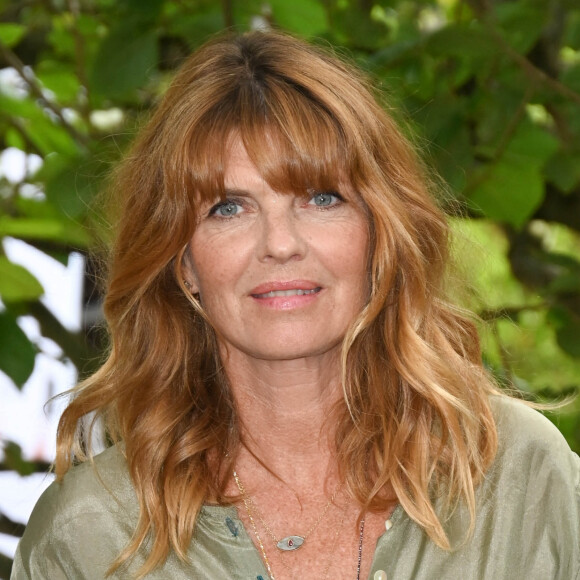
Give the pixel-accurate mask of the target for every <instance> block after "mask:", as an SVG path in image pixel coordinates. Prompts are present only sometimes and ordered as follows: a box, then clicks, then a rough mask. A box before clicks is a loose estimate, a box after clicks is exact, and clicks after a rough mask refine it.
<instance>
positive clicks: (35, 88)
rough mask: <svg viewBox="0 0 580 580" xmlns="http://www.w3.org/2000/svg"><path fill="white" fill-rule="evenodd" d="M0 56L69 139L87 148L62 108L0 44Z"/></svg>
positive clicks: (17, 59) (86, 139)
mask: <svg viewBox="0 0 580 580" xmlns="http://www.w3.org/2000/svg"><path fill="white" fill-rule="evenodd" d="M0 56H1V57H2V58H3V59H4V60H5V61H6V62H7V63H8V64H9V65H10V66H11V67H12V68H14V69H15V70H16V72H17V73H18V74H19V75H20V77H21V78H22V80H23V81H24V82H25V83H26V85H27V86H28V89H29V90H30V93H31V94H32V95H34V96H35V97H36V98H38V99H40V100H41V101H42V102H43V103H44V105H45V106H46V108H47V109H49V110H50V111H51V112H52V113H53V114H54V115H56V117H57V118H58V120H59V121H60V122H61V123H62V126H63V127H64V128H65V129H66V130H67V131H68V132H69V134H70V135H71V137H72V138H73V139H74V140H75V141H76V142H77V143H79V144H80V145H82V146H83V147H87V146H88V144H89V140H88V138H87V137H86V136H85V135H83V134H82V133H80V132H79V131H78V130H77V129H76V128H75V127H74V126H73V125H71V124H70V123H69V122H68V121H67V120H66V117H65V116H64V112H63V110H62V108H61V107H60V106H59V105H57V104H56V103H54V102H52V101H51V100H50V99H47V98H46V95H45V94H44V92H43V91H42V87H41V86H40V85H39V84H38V82H37V81H36V79H35V78H34V76H32V75H31V74H30V73H28V72H27V71H26V67H25V65H24V63H23V62H22V61H21V60H20V59H19V58H18V56H16V54H15V53H14V52H12V51H11V50H10V49H9V48H8V47H7V46H5V45H4V44H2V43H1V42H0Z"/></svg>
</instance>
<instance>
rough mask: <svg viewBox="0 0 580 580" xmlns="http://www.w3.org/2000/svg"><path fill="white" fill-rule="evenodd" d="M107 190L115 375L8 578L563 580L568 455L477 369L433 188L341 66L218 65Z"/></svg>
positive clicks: (300, 51) (106, 378)
mask: <svg viewBox="0 0 580 580" xmlns="http://www.w3.org/2000/svg"><path fill="white" fill-rule="evenodd" d="M114 189H115V192H116V193H117V194H118V195H119V196H120V201H119V203H120V207H121V208H122V209H121V213H120V216H119V223H118V232H117V237H116V240H115V244H114V247H113V251H112V255H111V259H110V273H109V282H108V290H107V296H106V301H105V314H106V318H107V322H108V325H109V329H110V334H111V350H110V355H109V358H108V360H107V362H106V363H105V364H104V366H103V367H102V368H101V370H100V371H99V372H97V373H96V374H95V375H94V376H93V377H91V378H90V379H88V380H87V381H85V382H84V383H83V384H82V385H81V386H80V387H79V388H78V390H77V391H76V393H75V397H74V398H73V400H72V402H71V403H70V405H69V407H68V408H67V410H66V411H65V413H64V415H63V417H62V419H61V423H60V427H59V435H58V437H59V447H58V457H57V462H56V473H57V480H58V482H57V483H55V484H53V485H52V486H51V487H50V488H49V490H48V491H47V492H46V493H45V495H44V496H43V497H42V498H41V500H40V501H39V504H38V506H37V507H36V509H35V512H34V514H33V516H32V518H31V520H30V524H29V527H28V529H27V532H26V534H25V536H24V538H23V540H22V542H21V544H20V547H19V551H18V554H17V557H16V562H15V572H14V578H15V579H23V578H51V579H58V578H75V579H76V578H103V577H105V576H106V575H107V574H110V576H111V577H114V578H131V577H144V576H147V577H148V578H176V579H179V578H200V579H206V578H211V579H213V578H224V577H227V578H239V579H244V580H247V579H252V580H256V579H258V580H260V579H261V580H267V578H272V579H274V578H276V579H277V580H281V579H282V580H284V579H289V578H308V579H310V578H312V579H326V578H335V579H347V580H354V579H361V578H374V579H375V580H382V579H384V578H389V579H392V578H394V579H403V578H404V579H411V578H412V579H415V580H421V579H433V578H437V579H441V578H453V579H457V578H461V579H463V578H469V579H473V578H490V579H491V578H493V579H494V580H498V579H508V578H509V579H510V580H513V579H518V578H521V579H524V578H525V579H526V580H530V579H535V578H537V579H540V578H541V579H543V580H545V579H546V578H554V579H556V578H557V579H561V580H570V579H572V578H577V577H578V574H579V570H580V567H579V557H580V556H579V555H580V549H579V546H578V538H579V526H580V523H579V522H580V517H579V516H580V508H579V491H578V485H579V484H578V481H579V472H580V469H579V461H578V457H577V456H575V455H574V454H573V453H572V452H571V451H570V450H569V448H568V447H567V445H566V444H565V442H564V441H563V439H562V438H561V436H560V435H559V434H558V432H557V431H556V430H555V428H553V427H552V426H551V425H550V424H549V422H548V421H547V420H545V419H544V418H542V417H541V416H539V415H538V414H537V413H536V412H535V411H532V410H530V409H529V408H527V407H525V406H523V405H522V404H521V403H518V402H513V401H511V400H509V399H508V398H507V397H505V396H502V395H499V394H498V392H497V391H496V389H495V387H494V385H493V383H492V382H491V380H490V379H489V377H488V376H487V375H486V373H485V372H484V370H483V369H482V366H481V362H480V361H481V356H480V350H479V345H478V341H477V337H476V333H475V330H474V327H473V325H472V323H471V322H470V321H469V320H468V319H467V318H466V317H465V316H464V315H463V314H462V313H461V312H460V311H459V310H458V309H456V308H454V307H453V306H451V305H450V304H449V303H448V302H447V301H446V299H445V295H444V288H443V287H444V270H445V264H446V261H447V235H448V233H447V227H446V224H445V220H444V218H443V216H442V214H441V212H440V211H439V210H438V209H437V207H436V206H435V204H434V202H433V201H432V200H431V195H430V191H429V190H430V189H432V188H431V186H430V184H429V182H428V180H427V179H426V177H425V174H424V172H423V170H422V167H421V166H420V164H419V162H418V161H417V159H416V157H415V155H414V153H413V151H412V149H411V147H410V146H409V144H408V143H407V142H406V140H405V139H404V138H403V136H402V135H401V133H400V131H399V130H398V129H397V127H396V126H395V123H394V122H393V120H392V119H391V118H390V117H389V115H388V114H386V113H385V112H384V110H383V109H382V108H381V107H380V106H379V105H378V104H377V102H376V100H375V98H374V97H373V96H372V93H371V90H370V89H369V87H368V84H367V82H366V81H365V80H364V79H363V78H362V77H361V75H360V74H359V73H358V72H356V71H355V70H354V69H353V68H352V67H351V66H349V65H347V64H344V63H343V62H341V61H340V60H338V59H337V58H336V57H334V56H332V55H329V54H327V53H326V52H324V51H321V50H319V49H316V48H314V47H311V46H308V45H307V44H305V43H303V42H301V41H299V40H296V39H293V38H290V37H287V36H284V35H282V34H278V33H270V32H268V33H265V32H253V33H250V34H247V35H243V36H238V37H231V36H226V37H221V38H219V39H217V40H215V41H213V42H211V43H209V44H208V45H206V46H204V47H203V48H201V49H200V50H199V51H198V52H197V53H196V54H194V55H193V56H192V57H191V58H190V60H189V61H188V62H186V64H185V66H184V67H183V69H182V70H181V72H180V73H179V74H178V75H177V77H176V79H175V81H174V82H173V84H172V86H171V88H170V89H169V91H168V93H167V95H166V96H165V98H164V100H163V102H162V103H161V105H160V107H159V109H158V111H157V113H156V114H155V116H154V117H153V119H152V120H151V122H150V123H149V125H148V126H147V127H146V128H145V130H144V131H143V133H142V134H141V136H140V138H139V139H138V141H137V144H136V145H135V147H134V149H133V151H132V152H131V154H130V155H129V156H128V157H127V159H126V161H125V163H124V165H123V167H122V168H121V170H120V172H119V174H118V175H117V180H116V183H115V188H114ZM87 417H90V418H92V419H91V420H90V425H89V420H88V419H87ZM97 419H98V420H99V421H101V422H102V424H103V425H104V426H105V427H106V433H107V436H108V440H109V441H110V442H112V443H113V445H112V446H111V447H109V448H108V449H107V450H106V451H104V452H103V453H102V454H100V455H98V456H97V457H95V458H94V460H89V459H90V453H89V451H88V450H89V449H90V448H91V444H92V442H91V429H90V427H92V426H93V425H94V424H95V421H96V420H97ZM72 463H80V465H77V466H75V467H72V468H71V464H72Z"/></svg>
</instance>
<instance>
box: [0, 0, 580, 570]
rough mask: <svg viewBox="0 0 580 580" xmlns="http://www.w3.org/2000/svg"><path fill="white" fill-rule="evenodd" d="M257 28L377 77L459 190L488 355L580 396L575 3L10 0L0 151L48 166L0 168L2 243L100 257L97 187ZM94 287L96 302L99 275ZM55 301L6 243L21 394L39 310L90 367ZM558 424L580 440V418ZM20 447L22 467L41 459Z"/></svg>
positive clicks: (14, 372) (578, 17)
mask: <svg viewBox="0 0 580 580" xmlns="http://www.w3.org/2000/svg"><path fill="white" fill-rule="evenodd" d="M260 26H276V27H279V28H282V29H284V30H288V31H290V32H292V33H295V34H298V35H302V36H304V37H307V38H309V39H311V40H313V41H314V42H321V43H326V44H331V45H334V46H336V47H337V48H338V50H339V51H340V52H346V53H347V54H348V55H349V56H351V57H352V58H354V59H355V60H356V61H357V62H358V64H359V65H360V66H361V67H362V68H363V69H366V70H367V71H368V72H369V74H371V75H372V76H373V77H374V78H375V79H376V82H377V85H378V88H379V89H380V90H381V91H383V92H384V94H385V95H386V97H385V100H386V102H387V104H386V106H389V107H393V110H394V112H395V115H397V116H399V117H401V119H402V120H403V121H405V122H406V123H407V124H408V126H410V127H411V129H412V132H413V133H415V134H416V135H418V136H419V137H418V138H417V140H416V142H417V145H418V147H419V148H420V149H422V151H423V153H424V155H425V156H426V157H427V159H428V161H429V162H431V163H432V164H433V165H434V166H435V168H436V169H437V171H438V172H439V173H440V174H441V175H442V177H443V178H444V180H445V181H446V182H447V183H448V184H449V192H450V196H449V199H448V200H447V201H446V203H447V204H448V206H449V208H450V209H451V208H454V207H457V205H459V206H460V207H462V208H463V211H462V213H461V215H456V217H454V218H453V220H452V221H453V224H454V229H455V231H456V233H457V234H458V240H459V242H457V243H456V245H455V246H454V247H455V252H456V256H457V260H458V262H459V264H460V266H462V267H463V269H465V270H466V271H467V277H468V278H469V279H470V280H471V281H472V285H471V286H470V287H469V288H466V287H465V285H464V284H463V283H459V284H457V286H458V288H457V291H458V292H460V293H461V295H462V299H463V300H465V301H467V302H468V304H469V305H470V306H471V307H472V308H474V309H475V310H476V311H477V312H478V313H479V314H480V316H481V317H482V319H483V320H484V324H483V325H482V336H483V344H484V351H485V357H486V362H487V363H488V364H489V366H490V368H491V369H492V370H493V372H494V373H496V375H497V377H498V378H499V379H500V381H502V382H503V383H505V384H506V385H508V386H513V387H516V388H518V389H523V390H526V391H532V392H535V393H538V394H539V395H540V396H541V397H546V398H554V397H558V396H562V395H567V394H570V393H574V392H575V391H576V390H577V388H578V382H579V377H580V259H579V256H580V6H579V5H578V4H577V2H576V0H390V1H386V0H376V1H369V0H292V2H288V1H286V0H269V1H267V2H264V1H263V0H244V1H241V0H223V1H221V2H217V1H215V0H146V1H143V0H118V1H114V0H25V1H22V0H2V1H0V68H7V69H11V70H12V72H13V73H14V74H13V77H14V78H15V79H16V81H15V82H12V83H7V82H6V81H4V82H1V81H0V136H1V143H0V150H6V149H8V148H16V149H18V150H21V151H23V152H25V153H26V154H28V155H29V156H37V157H29V158H30V159H37V158H40V159H41V161H42V163H41V164H40V168H38V169H36V170H30V171H28V172H27V173H26V175H25V176H24V177H23V178H22V179H21V180H18V181H16V182H15V181H14V180H9V179H7V178H6V177H2V178H0V236H2V238H5V237H11V238H17V239H20V240H24V241H26V242H27V243H28V244H31V245H32V246H34V247H36V248H38V249H39V250H41V251H42V252H45V253H46V254H49V255H50V256H52V257H54V258H56V259H57V260H60V261H62V262H66V260H67V257H68V255H69V254H70V252H71V251H73V250H74V251H80V252H82V253H85V254H86V253H87V252H88V251H89V250H90V249H91V247H93V245H94V244H95V241H96V240H97V239H98V238H102V237H106V235H107V231H106V229H107V226H106V220H105V219H104V218H103V216H101V215H100V214H99V209H98V207H97V206H95V204H94V203H93V201H94V199H95V196H96V194H97V193H98V191H99V189H100V188H101V185H102V183H103V180H104V179H105V177H106V175H107V174H108V172H109V171H110V169H111V168H112V167H114V166H115V164H116V162H117V161H118V159H119V158H120V156H121V155H122V153H123V151H124V150H125V149H126V146H127V144H128V143H129V142H130V141H131V139H132V137H133V136H134V134H135V133H136V131H137V130H138V128H139V127H140V125H141V124H142V122H143V119H144V118H145V117H146V116H147V114H148V112H149V111H150V109H151V108H152V107H153V106H154V105H155V103H156V102H157V100H158V99H159V97H160V95H161V94H162V93H163V91H164V90H165V88H166V87H167V84H168V82H169V80H170V79H171V77H172V75H173V73H174V71H175V69H176V67H177V66H179V64H180V63H181V62H182V61H183V59H184V58H185V57H186V56H187V55H188V54H189V53H190V52H191V51H192V50H194V49H195V48H196V47H197V46H199V45H200V44H201V43H202V42H204V41H205V40H206V39H207V38H208V37H209V36H210V35H212V34H214V33H217V32H219V31H220V30H223V29H224V28H226V27H233V28H236V29H239V30H247V29H249V28H252V27H260ZM2 78H8V77H2ZM86 285H87V290H86V295H87V297H88V296H91V295H93V290H94V288H95V283H94V279H93V278H92V277H91V276H87V277H86ZM460 286H461V288H460ZM42 294H43V288H42V286H41V285H40V284H39V282H38V281H37V280H36V279H35V278H34V276H33V275H32V274H31V273H30V272H29V271H28V270H27V269H26V268H24V267H23V266H19V265H17V264H14V263H12V262H11V261H10V260H9V259H8V258H7V257H6V255H5V253H4V251H3V250H2V247H1V246H0V298H1V300H2V304H3V307H2V309H1V311H0V369H1V370H2V371H3V372H4V373H6V374H7V375H8V376H9V377H10V378H11V379H12V380H13V381H14V382H15V384H16V385H17V386H18V387H21V386H22V385H23V384H24V383H25V381H26V380H27V378H28V377H29V376H30V373H31V372H32V369H33V365H34V355H35V352H36V346H35V345H34V344H32V343H31V342H30V341H29V339H28V338H27V337H26V335H25V334H24V332H23V331H22V330H21V329H20V327H19V325H18V323H17V321H18V319H19V317H21V316H24V315H31V316H33V317H35V318H36V319H37V320H38V322H39V323H40V327H41V330H42V333H43V334H44V335H45V336H47V337H50V338H52V339H53V340H55V341H56V342H57V343H58V344H59V345H60V346H61V348H62V350H63V353H64V354H63V356H64V357H66V358H68V359H69V360H71V361H73V362H74V363H75V364H76V365H77V367H78V368H79V370H80V371H81V373H87V372H90V371H91V370H92V369H93V368H94V367H95V364H96V362H95V361H98V358H99V348H100V347H99V345H98V344H95V342H94V341H92V340H89V337H88V330H89V329H88V328H86V329H85V331H84V332H81V333H78V334H74V333H71V332H69V331H67V330H66V329H65V328H63V326H62V325H61V324H60V323H59V322H58V320H57V319H56V318H55V317H54V315H53V314H52V313H51V312H50V311H49V310H48V309H47V308H46V307H44V306H43V304H42V303H41V302H40V301H39V299H40V297H41V296H42ZM574 405H575V407H576V408H577V409H578V408H580V406H579V405H578V404H577V403H575V404H574ZM574 405H573V407H574ZM557 424H558V426H559V427H560V428H561V430H562V432H563V433H564V435H565V436H566V437H567V439H568V440H569V442H570V443H571V445H572V446H573V447H574V448H575V449H576V450H578V449H580V420H579V418H578V413H577V412H576V413H573V412H569V413H567V414H562V415H561V416H559V417H558V419H557ZM6 449H9V450H10V453H5V455H6V457H7V458H9V457H10V458H12V463H11V465H13V466H16V467H17V468H18V469H20V470H21V471H23V472H25V471H26V470H27V469H29V467H27V464H26V462H23V461H22V460H21V458H20V459H19V460H18V461H17V460H16V459H14V458H15V456H18V457H19V455H18V453H17V452H15V450H14V448H13V446H10V445H7V447H6ZM0 524H2V527H1V528H0V531H7V528H9V527H10V526H6V525H5V518H4V519H2V520H0ZM10 529H12V528H10ZM0 574H1V572H0Z"/></svg>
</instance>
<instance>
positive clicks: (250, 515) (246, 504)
mask: <svg viewBox="0 0 580 580" xmlns="http://www.w3.org/2000/svg"><path fill="white" fill-rule="evenodd" d="M233 476H234V480H235V482H236V485H237V487H238V489H239V491H240V494H241V496H242V501H243V503H244V507H245V508H246V513H247V514H248V519H249V520H250V524H251V526H252V531H253V532H254V535H255V536H256V539H257V541H258V545H259V546H260V551H261V552H262V557H263V559H264V563H265V564H266V568H267V570H268V574H269V576H270V579H271V580H276V579H275V578H274V574H273V573H272V567H271V565H270V561H269V560H268V555H267V554H266V548H265V547H264V543H263V542H262V539H261V538H260V534H259V533H258V527H257V526H256V520H255V519H254V512H253V511H252V507H253V508H254V511H255V512H256V513H257V515H258V517H259V518H260V521H261V523H262V525H263V526H264V527H265V528H266V530H267V532H268V533H269V534H270V535H271V536H272V539H273V540H274V542H276V546H277V547H279V544H280V542H283V541H284V540H290V539H291V538H296V537H298V538H301V540H302V541H301V542H300V544H299V545H298V546H296V547H295V548H290V549H289V550H297V549H298V548H299V547H300V546H301V545H302V544H303V543H304V541H305V540H306V537H307V536H308V535H309V534H310V533H311V532H312V531H314V529H316V527H317V526H318V524H319V523H320V522H321V521H322V518H323V517H324V515H325V514H326V512H327V511H328V508H329V507H330V505H331V504H332V503H333V501H334V499H335V497H336V494H337V493H338V489H337V490H336V491H335V492H334V494H333V496H332V498H331V499H330V501H329V502H328V504H327V505H326V506H325V508H324V510H323V512H322V514H321V516H320V517H319V518H318V520H316V522H314V524H313V526H311V528H310V529H309V530H308V532H306V534H305V535H304V536H287V537H286V538H283V539H282V540H280V541H277V540H276V537H275V536H274V534H273V533H272V531H271V530H270V528H269V527H268V526H267V525H266V522H265V521H264V519H263V518H262V516H261V514H260V513H259V512H258V511H257V508H256V504H255V503H254V502H253V501H252V499H251V498H250V497H249V496H248V495H247V493H246V490H245V488H244V486H243V484H242V482H241V481H240V478H239V476H238V474H237V472H236V471H235V470H234V471H233ZM345 519H346V513H345V514H344V515H343V517H342V519H341V520H340V524H339V525H338V526H337V528H336V533H335V535H334V538H333V542H332V545H333V550H332V552H331V553H330V555H329V557H328V563H327V564H326V567H325V569H324V574H323V576H322V580H326V578H327V577H328V572H329V571H330V565H331V564H332V555H333V553H334V548H336V545H337V542H336V540H337V539H338V536H339V534H340V531H341V530H342V527H343V525H344V521H345ZM364 529H365V520H364V518H363V519H362V520H361V523H360V528H359V541H358V554H357V567H356V580H360V569H361V563H362V549H363V538H364ZM280 549H281V550H284V548H280ZM284 551H288V549H286V550H284ZM285 567H286V568H287V570H288V571H289V569H288V566H287V565H286V564H285Z"/></svg>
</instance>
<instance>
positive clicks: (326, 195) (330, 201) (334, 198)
mask: <svg viewBox="0 0 580 580" xmlns="http://www.w3.org/2000/svg"><path fill="white" fill-rule="evenodd" d="M341 201H343V199H342V197H341V196H340V195H339V194H338V193H336V192H333V191H332V192H331V191H321V192H319V193H315V194H314V195H313V196H312V197H311V199H310V201H309V203H310V204H312V205H315V206H317V207H332V206H334V205H337V204H338V203H340V202H341Z"/></svg>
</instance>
